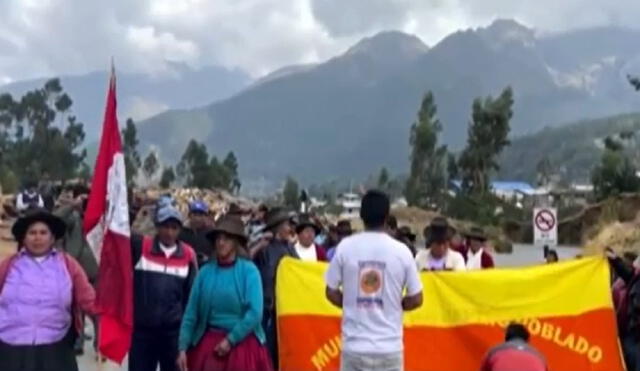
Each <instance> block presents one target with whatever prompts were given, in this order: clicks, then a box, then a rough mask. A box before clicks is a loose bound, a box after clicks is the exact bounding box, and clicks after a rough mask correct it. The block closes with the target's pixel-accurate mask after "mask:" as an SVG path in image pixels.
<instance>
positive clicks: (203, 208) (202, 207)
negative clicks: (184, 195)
mask: <svg viewBox="0 0 640 371" xmlns="http://www.w3.org/2000/svg"><path fill="white" fill-rule="evenodd" d="M189 212H191V213H202V214H208V213H209V205H207V203H206V202H204V201H202V200H195V201H193V202H191V203H190V204H189Z"/></svg>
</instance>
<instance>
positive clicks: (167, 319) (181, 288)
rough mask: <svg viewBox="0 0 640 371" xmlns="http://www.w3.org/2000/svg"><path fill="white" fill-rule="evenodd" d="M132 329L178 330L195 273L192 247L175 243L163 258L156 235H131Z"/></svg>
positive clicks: (195, 266) (182, 243)
mask: <svg viewBox="0 0 640 371" xmlns="http://www.w3.org/2000/svg"><path fill="white" fill-rule="evenodd" d="M131 249H132V253H131V256H132V261H133V264H134V274H133V298H134V299H133V309H134V311H133V313H134V320H133V323H134V327H135V328H136V329H142V330H145V329H149V330H150V329H153V330H178V329H179V328H180V322H181V320H182V315H183V313H184V310H185V308H186V306H187V301H188V299H189V293H190V292H191V286H192V285H193V281H194V279H195V277H196V274H197V270H198V268H197V265H196V264H197V263H196V257H195V253H194V252H193V249H192V248H191V247H190V246H189V245H187V244H185V243H184V242H178V248H177V250H176V251H175V252H174V253H173V255H171V256H170V257H168V258H167V257H166V256H165V254H164V252H163V251H162V249H161V248H160V246H159V243H158V240H157V238H156V239H154V238H151V237H142V236H136V235H134V236H132V237H131Z"/></svg>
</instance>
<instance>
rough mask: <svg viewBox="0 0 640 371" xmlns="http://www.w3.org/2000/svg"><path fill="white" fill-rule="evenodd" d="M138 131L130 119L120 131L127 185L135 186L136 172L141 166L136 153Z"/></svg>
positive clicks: (138, 155)
mask: <svg viewBox="0 0 640 371" xmlns="http://www.w3.org/2000/svg"><path fill="white" fill-rule="evenodd" d="M139 143H140V141H139V140H138V130H137V129H136V125H135V123H134V122H133V120H132V119H130V118H129V119H127V123H126V126H125V128H124V130H123V131H122V150H123V152H124V166H125V171H126V173H127V185H128V186H133V185H135V179H136V177H137V176H138V170H139V169H140V166H141V165H142V161H141V160H140V153H138V144H139Z"/></svg>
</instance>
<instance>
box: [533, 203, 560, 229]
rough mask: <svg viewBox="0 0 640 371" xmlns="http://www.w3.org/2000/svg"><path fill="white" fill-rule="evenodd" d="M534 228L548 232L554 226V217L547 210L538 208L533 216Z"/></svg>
mask: <svg viewBox="0 0 640 371" xmlns="http://www.w3.org/2000/svg"><path fill="white" fill-rule="evenodd" d="M535 223H536V228H538V229H539V230H541V231H543V232H549V231H550V230H552V229H553V228H554V227H555V226H556V217H555V215H553V213H552V212H551V211H549V210H546V209H543V210H540V211H539V212H538V213H537V214H536V217H535Z"/></svg>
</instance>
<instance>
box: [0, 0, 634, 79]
mask: <svg viewBox="0 0 640 371" xmlns="http://www.w3.org/2000/svg"><path fill="white" fill-rule="evenodd" d="M498 17H500V18H515V19H516V20H518V21H520V22H522V23H524V24H526V25H528V26H530V27H533V28H536V29H537V30H542V31H562V30H566V29H572V28H578V27H589V26H594V25H610V24H614V25H621V26H629V27H637V24H638V19H640V1H638V0H615V1H604V0H536V1H529V0H108V1H94V0H0V83H3V82H9V81H15V80H20V79H25V78H33V77H41V76H50V75H60V74H78V73H86V72H89V71H93V70H98V69H104V68H105V67H106V66H107V65H108V61H109V59H110V56H114V57H115V59H116V63H117V66H118V68H119V69H121V70H122V69H123V70H127V71H137V72H141V71H142V72H146V73H150V74H154V75H158V76H162V75H163V74H166V73H167V72H168V69H169V68H170V67H169V64H167V62H181V63H185V64H188V65H190V66H192V67H195V68H197V67H199V66H202V65H213V64H217V65H223V66H226V67H239V68H242V69H244V70H246V71H248V72H249V73H251V74H252V75H254V76H256V77H257V76H261V75H263V74H265V73H267V72H269V71H271V70H273V69H275V68H278V67H281V66H283V65H287V64H293V63H301V62H314V61H318V60H324V59H327V58H329V57H331V56H333V55H336V54H338V53H340V52H342V51H344V50H345V49H346V48H347V47H348V46H350V45H351V44H353V43H354V42H355V41H357V40H358V39H360V38H361V37H363V36H367V35H371V34H373V33H375V32H377V31H380V30H385V29H400V30H404V31H407V32H411V33H414V34H416V35H418V36H419V37H420V38H422V40H424V41H425V42H426V43H427V44H429V45H433V44H434V43H436V42H438V41H439V40H440V39H442V38H443V37H444V36H446V35H447V34H448V33H450V32H453V31H455V30H457V29H461V28H469V27H478V26H483V25H487V24H488V23H490V22H491V21H492V20H493V19H495V18H498Z"/></svg>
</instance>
